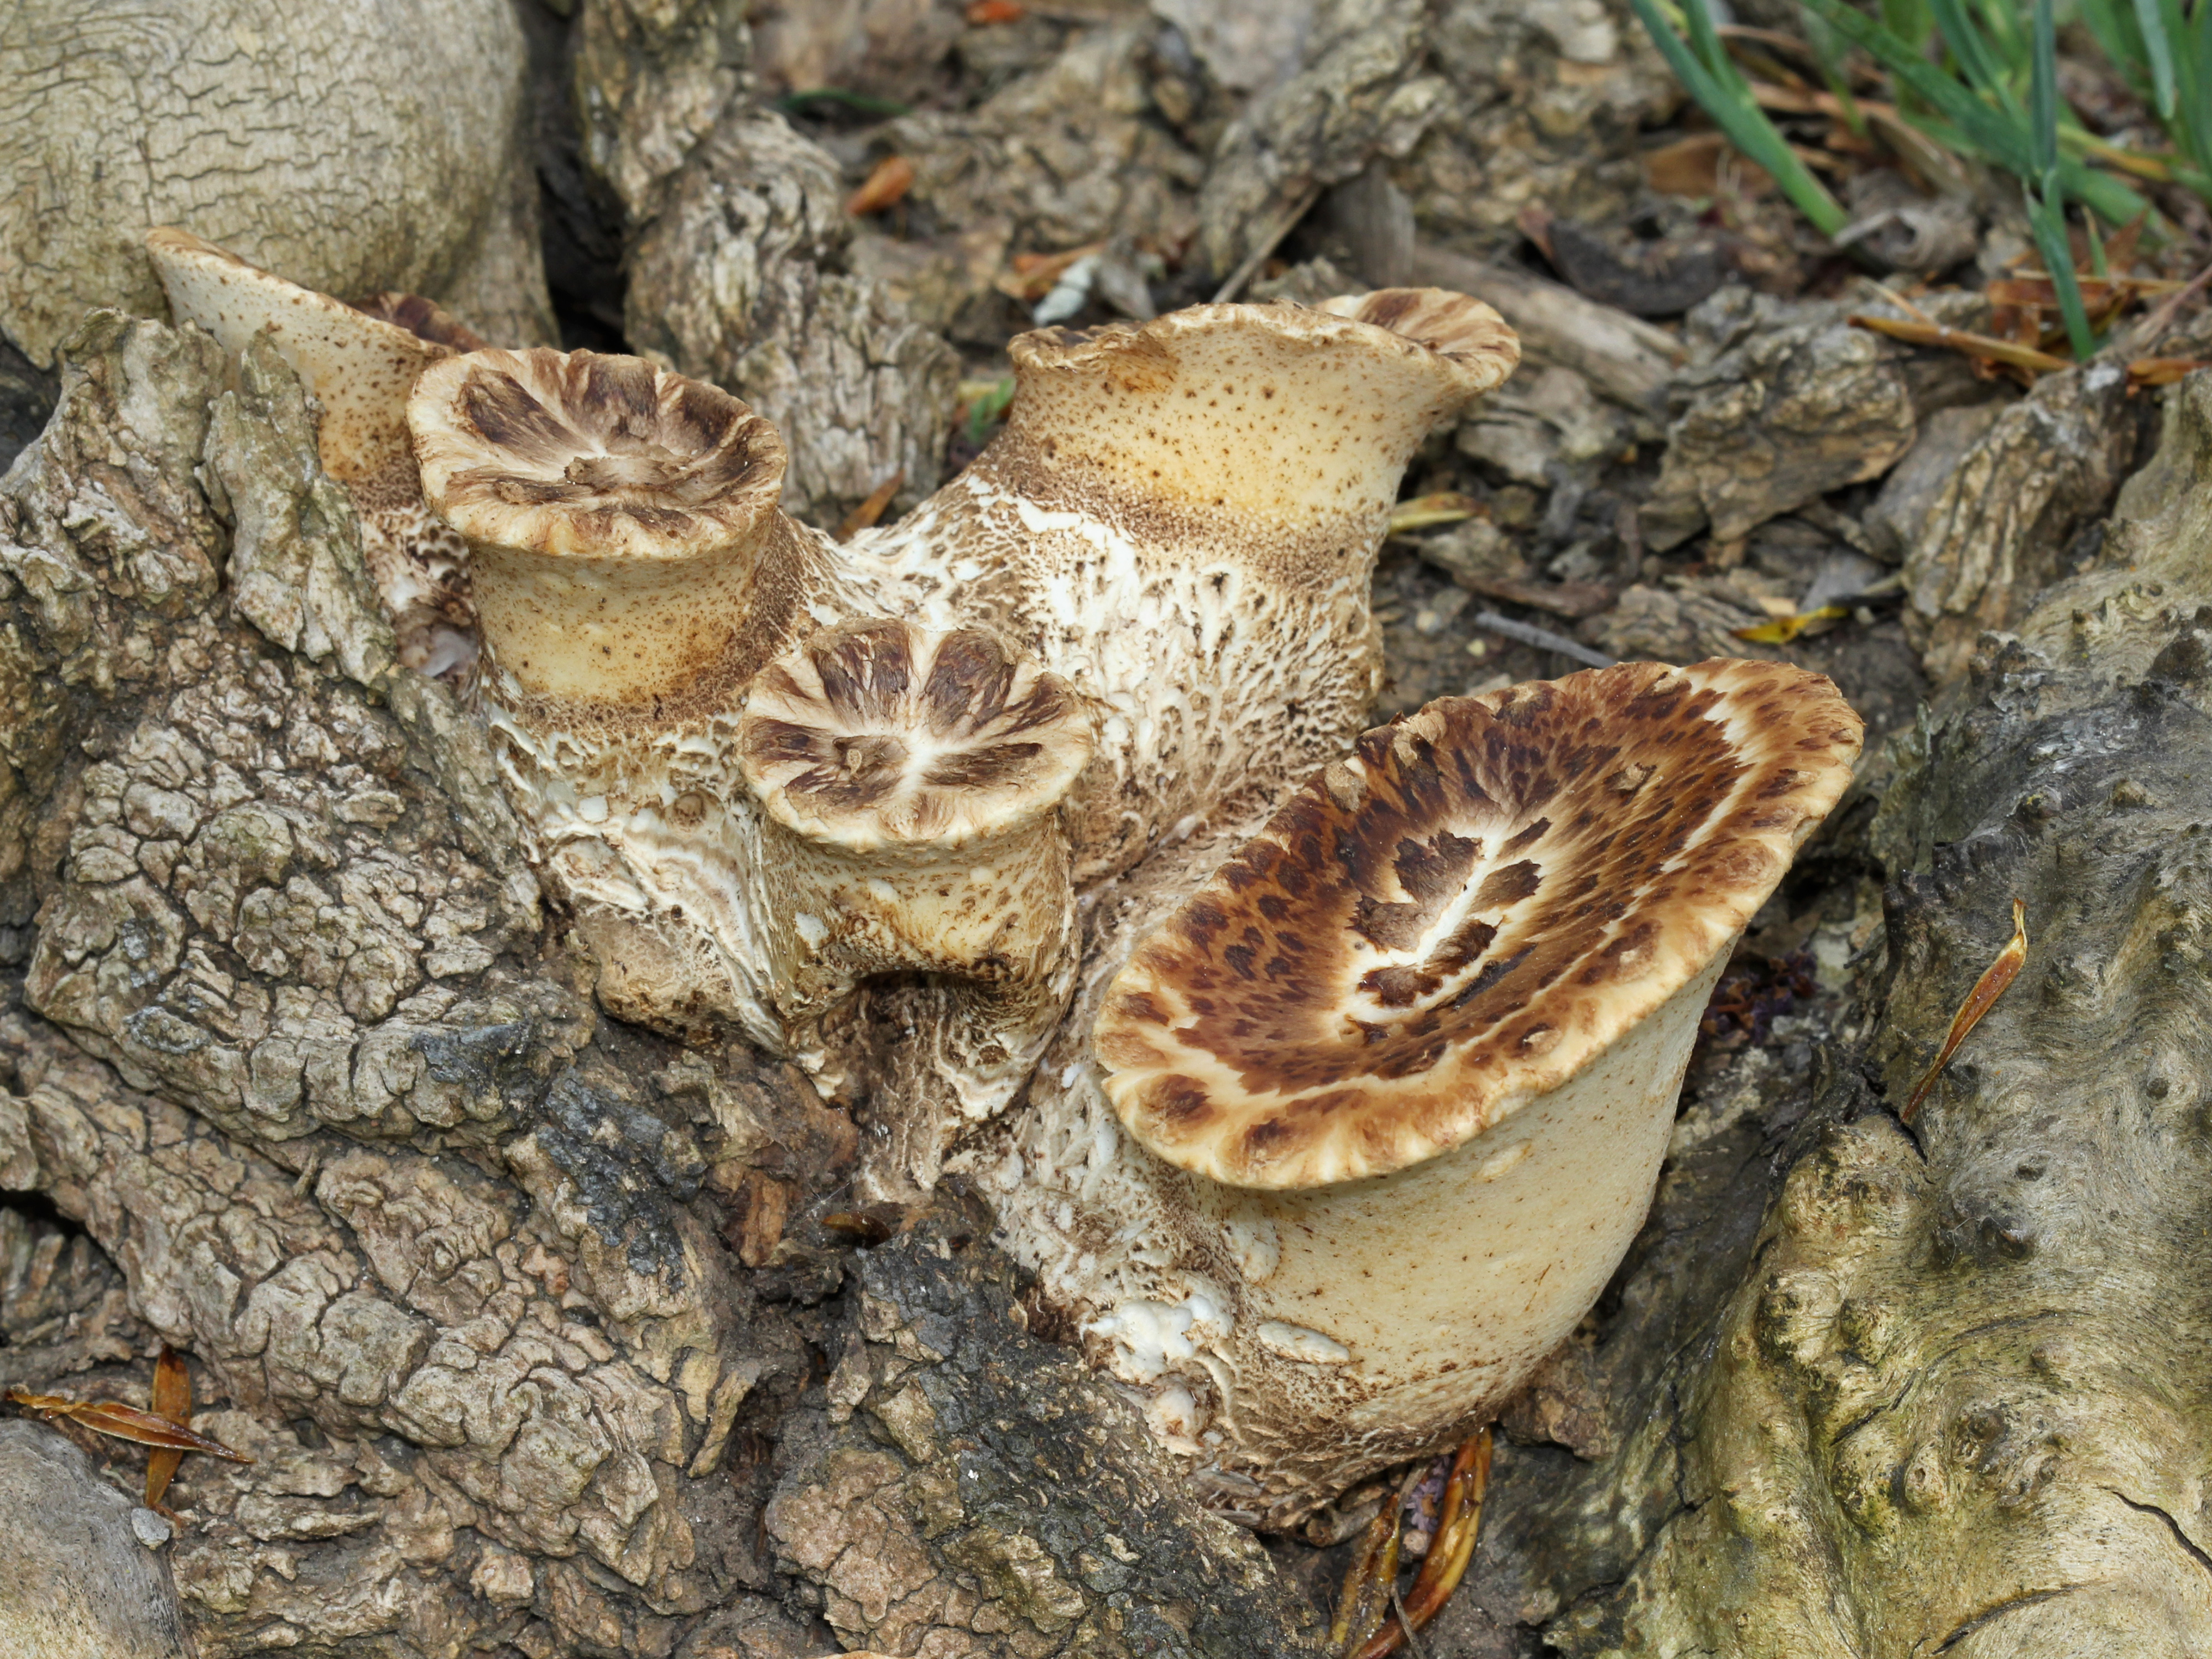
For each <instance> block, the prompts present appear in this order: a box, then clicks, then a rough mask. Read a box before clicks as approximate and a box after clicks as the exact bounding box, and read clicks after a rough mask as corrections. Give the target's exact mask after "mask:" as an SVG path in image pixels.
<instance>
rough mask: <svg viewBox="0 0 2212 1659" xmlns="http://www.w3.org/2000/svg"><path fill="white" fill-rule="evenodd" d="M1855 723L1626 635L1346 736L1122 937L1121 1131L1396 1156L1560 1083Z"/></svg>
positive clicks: (1257, 1156)
mask: <svg viewBox="0 0 2212 1659" xmlns="http://www.w3.org/2000/svg"><path fill="white" fill-rule="evenodd" d="M1862 729H1863V727H1862V724H1861V722H1860V720H1859V719H1858V717H1857V715H1856V714H1853V713H1852V712H1851V710H1850V707H1849V706H1848V705H1847V704H1846V703H1845V702H1844V700H1843V698H1842V696H1840V695H1839V694H1838V692H1837V690H1836V689H1835V687H1834V686H1833V685H1832V684H1830V683H1829V682H1828V681H1827V680H1826V678H1823V677H1821V676H1820V675H1817V674H1811V673H1807V672H1805V671H1802V670H1799V669H1796V668H1792V667H1790V666H1788V665H1781V664H1771V663H1754V662H1730V661H1716V662H1708V663H1701V664H1699V665H1697V666H1695V667H1692V668H1687V669H1674V668H1668V667H1666V666H1663V665H1657V664H1650V663H1629V664H1623V665H1620V666H1618V667H1613V668H1605V669H1597V670H1593V671H1589V672H1586V673H1581V674H1576V675H1573V676H1571V677H1570V678H1566V679H1563V680H1558V681H1553V682H1548V683H1541V684H1532V685H1522V686H1516V687H1514V688H1511V689H1510V690H1505V691H1502V692H1498V693H1495V694H1493V695H1492V696H1486V697H1476V698H1462V697H1447V698H1443V699H1442V700H1440V701H1438V702H1433V703H1431V704H1430V705H1428V707H1427V708H1424V709H1422V710H1421V711H1420V713H1419V714H1416V715H1414V716H1413V718H1411V719H1410V720H1405V721H1403V722H1401V723H1399V724H1396V725H1393V726H1383V727H1381V728H1379V729H1377V730H1375V731H1371V732H1367V733H1365V734H1364V735H1363V736H1362V737H1361V738H1360V739H1359V741H1358V748H1357V750H1356V755H1355V757H1354V759H1353V760H1352V761H1351V762H1349V763H1336V764H1333V765H1331V766H1328V767H1327V768H1324V769H1323V770H1322V774H1321V775H1319V776H1318V777H1316V778H1315V779H1314V780H1313V781H1310V782H1309V783H1308V784H1307V785H1306V786H1305V787H1303V788H1302V789H1300V790H1299V791H1298V793H1297V794H1296V795H1295V796H1293V797H1292V798H1291V800H1290V802H1289V803H1288V804H1287V805H1285V807H1284V808H1283V809H1282V810H1281V811H1279V812H1278V813H1277V814H1276V816H1275V817H1273V819H1271V820H1270V821H1269V823H1268V824H1267V828H1266V829H1264V830H1263V831H1261V834H1260V835H1258V836H1255V838H1254V839H1253V840H1252V841H1251V842H1249V843H1247V844H1246V845H1245V846H1244V847H1243V848H1241V849H1240V850H1239V851H1238V852H1237V854H1236V855H1235V856H1234V857H1232V858H1231V860H1229V861H1228V862H1227V863H1226V864H1225V865H1224V866H1222V868H1221V869H1220V871H1219V872H1218V873H1217V874H1216V875H1215V877H1214V878H1213V879H1212V881H1210V882H1209V883H1207V884H1206V886H1205V887H1204V888H1203V889H1201V890H1200V891H1199V892H1198V893H1197V894H1196V895H1194V896H1193V897H1192V898H1191V899H1190V900H1189V901H1188V902H1187V903H1185V904H1184V905H1183V906H1182V908H1181V909H1180V910H1178V911H1177V912H1176V915H1174V916H1173V917H1172V918H1170V921H1168V922H1167V923H1166V924H1165V925H1164V926H1163V927H1160V928H1159V929H1158V931H1156V932H1155V933H1152V934H1151V935H1150V936H1149V937H1148V938H1146V939H1145V941H1144V942H1143V943H1142V944H1141V945H1139V947H1138V949H1137V951H1136V952H1135V954H1134V955H1133V957H1132V959H1131V961H1130V963H1128V965H1127V967H1126V968H1124V969H1122V970H1121V974H1120V975H1118V976H1117V977H1116V979H1115V982H1114V984H1113V985H1112V986H1111V987H1109V991H1108V994H1107V997H1106V1000H1105V1003H1104V1006H1103V1011H1102V1012H1101V1013H1100V1015H1099V1018H1098V1021H1097V1025H1096V1027H1095V1030H1094V1034H1093V1046H1094V1048H1095V1050H1096V1052H1097V1056H1098V1058H1099V1060H1101V1061H1102V1062H1103V1066H1104V1067H1105V1069H1106V1072H1107V1073H1108V1076H1107V1082H1106V1089H1107V1093H1108V1094H1109V1097H1111V1098H1112V1100H1113V1102H1114V1104H1115V1109H1116V1110H1117V1111H1118V1112H1119V1113H1120V1114H1121V1119H1122V1121H1123V1122H1125V1123H1126V1124H1127V1126H1128V1127H1129V1129H1130V1130H1131V1132H1132V1133H1134V1134H1135V1135H1136V1136H1137V1138H1138V1139H1139V1140H1141V1141H1142V1142H1143V1143H1144V1144H1145V1145H1146V1146H1148V1147H1150V1148H1151V1149H1152V1151H1153V1152H1156V1153H1158V1155H1159V1156H1160V1157H1162V1158H1165V1159H1166V1160H1168V1161H1169V1162H1170V1163H1171V1164H1176V1165H1178V1166H1180V1167H1182V1168H1184V1169H1188V1170H1194V1171H1197V1172H1199V1173H1201V1174H1204V1175H1207V1176H1212V1178H1213V1179H1215V1180H1218V1181H1221V1182H1226V1183H1228V1184H1231V1185H1235V1186H1243V1187H1254V1188H1298V1187H1310V1186H1318V1185H1322V1184H1324V1183H1327V1182H1337V1181H1346V1180H1352V1179H1356V1178H1358V1177H1360V1176H1376V1175H1384V1174H1388V1173H1389V1172H1390V1171H1392V1170H1400V1169H1404V1168H1406V1167H1407V1166H1408V1165H1410V1164H1417V1163H1419V1162H1420V1161H1421V1160H1423V1159H1424V1158H1430V1157H1432V1156H1434V1155H1435V1154H1436V1153H1437V1152H1443V1151H1445V1150H1447V1149H1449V1148H1450V1147H1452V1146H1458V1145H1460V1144H1461V1143H1462V1142H1464V1141H1466V1140H1467V1139H1469V1138H1470V1137H1472V1136H1474V1135H1476V1134H1479V1133H1481V1132H1482V1131H1483V1130H1484V1129H1486V1128H1487V1127H1490V1126H1491V1125H1492V1124H1493V1123H1495V1122H1497V1121H1498V1120H1499V1119H1501V1118H1502V1117H1504V1116H1505V1115H1508V1114H1510V1112H1511V1111H1513V1110H1514V1109H1516V1107H1518V1106H1519V1105H1520V1104H1521V1103H1522V1102H1524V1101H1526V1100H1528V1099H1530V1098H1533V1097H1535V1096H1537V1095H1540V1094H1542V1093H1544V1092H1546V1091H1549V1090H1551V1089H1554V1088H1556V1087H1558V1086H1559V1085H1560V1084H1562V1083H1564V1082H1565V1081H1566V1080H1567V1079H1569V1078H1570V1077H1571V1076H1573V1075H1574V1073H1576V1072H1577V1071H1578V1070H1580V1069H1581V1068H1582V1066H1583V1065H1584V1064H1586V1063H1587V1062H1588V1061H1589V1060H1591V1059H1592V1058H1593V1057H1594V1056H1595V1055H1596V1054H1597V1053H1598V1052H1599V1051H1600V1050H1601V1049H1602V1048H1604V1047H1605V1046H1606V1045H1607V1043H1609V1042H1612V1041H1613V1039H1614V1038H1615V1037H1616V1036H1619V1035H1620V1033H1621V1032H1623V1031H1624V1030H1626V1029H1627V1028H1628V1027H1629V1026H1631V1025H1632V1024H1635V1023H1636V1022H1637V1021H1638V1020H1639V1019H1641V1018H1644V1015H1645V1014H1647V1013H1649V1012H1650V1011H1651V1010H1653V1009H1654V1008H1656V1007H1657V1006H1659V1005H1660V1004H1661V1003H1662V1002H1663V1001H1664V1000H1666V999H1667V998H1668V996H1669V995H1671V994H1673V993H1674V991H1675V990H1676V989H1678V988H1679V987H1680V986H1682V985H1683V984H1684V983H1686V981H1688V980H1689V979H1690V978H1691V977H1692V976H1693V975H1695V974H1696V973H1697V972H1698V970H1699V969H1700V968H1702V967H1703V966H1704V965H1705V963H1707V962H1709V961H1710V960H1711V957H1712V955H1713V953H1714V952H1715V951H1717V950H1720V949H1722V948H1723V947H1724V946H1725V945H1726V944H1727V942H1728V941H1729V939H1732V938H1734V937H1735V934H1736V933H1738V932H1739V931H1740V930H1741V928H1742V927H1743V925H1744V924H1745V922H1747V921H1748V920H1749V919H1750V917H1751V915H1752V913H1753V911H1755V910H1756V909H1757V908H1759V905H1760V904H1761V903H1762V902H1764V901H1765V897H1766V896H1767V895H1768V893H1770V892H1771V890H1773V888H1774V885H1775V884H1776V883H1777V882H1778V881H1779V880H1780V878H1781V877H1782V874H1783V872H1784V870H1785V869H1787V867H1788V866H1789V863H1790V855H1791V854H1792V852H1793V851H1794V850H1795V848H1796V842H1798V841H1799V840H1801V839H1802V836H1804V835H1805V834H1808V833H1809V832H1810V829H1811V828H1812V826H1813V825H1814V824H1815V823H1818V822H1819V820H1820V818H1821V817H1824V816H1825V815H1826V813H1827V811H1829V809H1830V808H1831V807H1832V806H1833V805H1835V802H1836V800H1837V799H1838V797H1839V796H1840V795H1841V794H1842V793H1843V790H1844V786H1845V785H1846V784H1847V783H1848V782H1849V781H1850V766H1851V762H1852V759H1853V758H1854V757H1856V755H1857V752H1858V746H1859V737H1860V733H1861V731H1862Z"/></svg>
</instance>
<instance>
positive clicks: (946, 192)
mask: <svg viewBox="0 0 2212 1659" xmlns="http://www.w3.org/2000/svg"><path fill="white" fill-rule="evenodd" d="M1156 33H1158V25H1157V24H1156V23H1153V22H1151V21H1148V20H1119V21H1105V22H1101V23H1098V24H1097V25H1096V26H1094V27H1087V28H1081V29H1078V30H1076V31H1075V32H1074V33H1072V34H1071V35H1070V37H1069V39H1068V40H1067V43H1066V46H1063V47H1062V48H1061V49H1060V52H1059V53H1058V54H1057V55H1056V56H1054V58H1052V59H1051V60H1050V61H1049V62H1048V63H1046V64H1043V65H1042V66H1041V67H1039V68H1036V69H1034V70H1030V72H1028V73H1027V74H1024V75H1023V76H1019V77H1018V78H1017V79H1016V80H1014V81H1012V82H1010V83H1009V84H1008V85H1006V86H1005V87H1003V88H1000V90H998V91H997V92H995V93H994V94H992V95H991V96H990V97H989V98H987V99H986V100H984V101H983V102H982V103H981V105H979V106H977V107H975V108H974V109H972V110H963V111H938V110H926V111H920V112H915V114H912V115H908V116H904V117H902V118H899V119H897V120H895V121H892V122H890V123H888V124H887V125H885V126H884V128H883V130H882V131H883V143H884V144H885V145H886V146H888V147H890V148H891V149H895V150H896V153H897V154H899V155H903V156H905V157H907V158H908V160H909V161H912V162H913V163H914V167H915V180H914V184H913V185H912V187H911V188H910V189H909V190H908V192H907V205H908V208H910V210H911V211H912V214H913V216H914V221H915V224H916V226H917V227H919V226H920V225H921V224H928V225H932V226H934V227H937V229H936V231H935V232H934V234H932V235H930V236H928V237H927V238H923V237H921V235H920V234H919V232H918V229H917V231H916V232H915V240H912V241H909V242H899V241H895V240H892V239H890V238H889V237H887V236H884V235H881V234H877V233H874V232H872V231H866V230H863V231H862V232H860V234H859V235H858V236H857V237H856V239H855V241H854V251H853V255H852V258H853V264H854V268H855V269H866V270H870V271H873V272H876V273H877V274H878V275H879V276H881V277H882V278H883V280H884V282H885V283H886V286H887V287H888V288H889V289H890V291H891V293H892V294H893V295H894V297H895V299H896V303H897V304H898V305H899V306H900V307H902V308H903V309H904V311H905V313H906V314H907V315H908V316H909V317H911V318H913V319H915V320H918V321H921V322H924V323H927V324H929V325H933V326H936V327H951V328H953V329H954V330H955V331H968V332H975V333H977V334H980V335H981V336H982V337H986V338H987V339H988V341H989V343H991V344H993V345H994V346H995V345H997V344H999V343H1000V342H1001V341H1003V339H1004V337H1005V335H1006V331H1007V329H1008V328H1009V327H1010V326H1011V325H1012V319H1010V318H1008V317H1007V315H1006V312H1005V310H1004V309H1002V307H1004V306H1005V304H1006V302H1005V301H1003V300H1001V299H1000V298H998V297H997V296H996V295H994V293H993V287H994V281H995V280H996V279H998V278H999V277H1000V276H1004V275H1005V274H1006V273H1007V272H1008V270H1010V268H1012V265H1013V262H1014V260H1015V259H1016V258H1017V257H1018V256H1020V255H1024V254H1029V255H1041V256H1055V255H1059V254H1061V253H1065V252H1069V251H1070V250H1074V249H1080V248H1084V247H1086V246H1089V245H1091V244H1092V243H1094V242H1096V243H1103V242H1106V241H1108V240H1110V239H1112V238H1114V237H1115V236H1116V235H1127V234H1135V235H1137V236H1139V237H1141V238H1143V239H1144V240H1146V244H1147V245H1148V246H1152V247H1153V248H1154V249H1155V250H1156V251H1160V252H1168V251H1179V250H1180V249H1181V248H1182V246H1184V245H1185V244H1186V243H1188V240H1190V238H1191V236H1192V235H1193V234H1194V233H1195V231H1196V229H1197V224H1198V220H1197V211H1196V201H1197V194H1198V186H1199V181H1200V178H1201V176H1202V175H1203V173H1204V172H1205V163H1204V162H1203V161H1201V160H1200V157H1199V156H1198V155H1196V154H1195V153H1194V152H1193V151H1192V150H1190V149H1188V148H1187V147H1186V146H1185V145H1184V144H1183V143H1182V141H1181V140H1180V139H1178V138H1177V137H1176V135H1175V134H1174V133H1173V132H1171V131H1169V130H1168V129H1167V128H1166V127H1165V126H1164V125H1162V124H1161V122H1160V120H1159V118H1158V111H1157V110H1156V109H1155V107H1154V106H1153V101H1152V82H1151V81H1150V79H1149V77H1148V74H1147V70H1146V65H1147V64H1148V63H1149V61H1150V52H1151V47H1152V41H1153V38H1154V36H1155V35H1156ZM1338 291H1341V290H1338ZM1040 297H1042V296H1040Z"/></svg>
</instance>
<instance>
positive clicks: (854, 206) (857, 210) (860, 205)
mask: <svg viewBox="0 0 2212 1659" xmlns="http://www.w3.org/2000/svg"><path fill="white" fill-rule="evenodd" d="M913 188H914V163H913V162H911V161H908V160H907V159H906V157H905V156H903V155H886V156H884V159H883V160H882V161H878V162H877V163H876V165H875V168H874V170H873V171H872V172H871V173H869V174H868V176H867V178H866V180H865V181H864V182H863V183H862V184H861V185H860V189H858V190H856V191H854V192H853V193H852V194H851V195H850V196H848V197H846V198H845V211H846V212H848V213H849V214H851V215H852V216H854V218H856V219H857V218H859V217H860V216H861V215H862V214H865V213H880V212H882V211H883V210H884V209H885V208H887V207H890V206H891V205H893V204H895V203H896V202H898V201H899V200H900V199H901V198H902V197H904V196H905V195H906V193H907V191H909V190H912V189H913Z"/></svg>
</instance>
